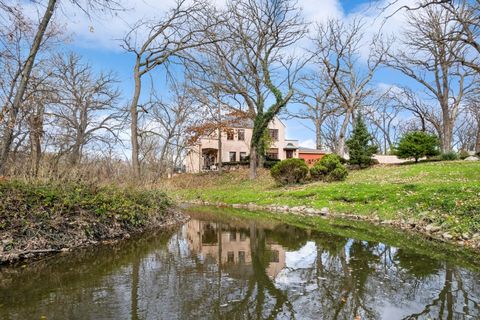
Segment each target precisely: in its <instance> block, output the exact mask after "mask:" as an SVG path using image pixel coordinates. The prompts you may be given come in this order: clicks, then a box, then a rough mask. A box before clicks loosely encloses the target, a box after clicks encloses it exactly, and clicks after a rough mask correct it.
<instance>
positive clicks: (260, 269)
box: [0, 213, 480, 320]
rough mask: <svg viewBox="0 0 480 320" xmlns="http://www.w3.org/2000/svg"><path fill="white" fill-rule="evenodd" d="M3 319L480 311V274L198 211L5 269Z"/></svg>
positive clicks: (408, 253)
mask: <svg viewBox="0 0 480 320" xmlns="http://www.w3.org/2000/svg"><path fill="white" fill-rule="evenodd" d="M440 256H442V255H440ZM447 256H448V255H447ZM452 260H453V261H452ZM42 317H43V318H42ZM0 319H5V320H7V319H169V320H170V319H480V273H479V271H478V268H476V267H475V263H474V265H473V266H472V265H470V266H467V267H463V266H462V264H461V263H456V262H455V259H447V258H445V259H442V258H438V255H435V254H434V252H432V254H426V253H419V252H418V251H416V250H412V249H405V248H402V247H401V246H398V247H393V246H389V245H386V244H384V243H379V242H372V241H365V240H361V239H352V238H348V237H344V236H341V235H338V234H333V233H329V232H321V231H314V230H308V229H302V228H297V227H293V226H290V225H285V224H282V223H279V222H272V221H264V220H258V221H257V220H251V219H241V218H228V217H225V216H222V217H217V216H216V215H211V214H204V213H198V214H193V219H192V220H190V221H189V222H188V223H186V224H185V225H183V226H181V227H179V228H178V229H177V230H173V231H171V232H169V233H168V234H165V233H163V234H160V235H155V234H150V235H145V236H142V237H141V238H139V239H134V240H129V241H126V242H124V243H121V244H118V245H115V246H101V247H98V248H95V249H89V250H84V251H82V252H76V253H70V254H66V255H63V256H55V257H51V258H49V259H47V260H43V261H37V262H35V263H33V264H30V265H28V266H24V267H22V266H19V267H15V268H3V269H0Z"/></svg>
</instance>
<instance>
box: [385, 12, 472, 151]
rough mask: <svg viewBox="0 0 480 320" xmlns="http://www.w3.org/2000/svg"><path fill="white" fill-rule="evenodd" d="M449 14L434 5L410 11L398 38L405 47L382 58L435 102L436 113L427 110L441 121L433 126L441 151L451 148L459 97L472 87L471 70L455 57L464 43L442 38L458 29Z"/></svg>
mask: <svg viewBox="0 0 480 320" xmlns="http://www.w3.org/2000/svg"><path fill="white" fill-rule="evenodd" d="M451 17H452V16H451V13H450V12H448V11H447V10H445V9H442V8H435V7H427V8H426V9H423V10H422V11H414V12H412V13H410V14H409V27H408V29H407V30H405V32H404V34H403V39H402V41H401V43H402V46H403V47H405V48H406V49H402V48H399V49H397V50H390V52H389V53H388V59H387V60H386V65H388V66H390V67H392V68H394V69H396V70H399V71H400V72H402V73H403V74H405V75H407V76H408V77H410V78H412V79H414V80H415V81H416V82H418V83H419V84H421V85H422V86H423V88H424V89H425V94H426V98H430V99H431V100H433V101H435V103H437V104H438V106H439V109H440V112H439V113H436V112H434V111H431V110H430V111H429V112H430V115H431V117H430V118H431V119H433V118H434V117H439V118H438V119H436V120H435V122H436V123H437V124H438V123H440V124H441V128H440V130H439V128H436V129H437V131H438V132H439V136H440V140H441V141H442V150H443V151H449V150H451V148H452V135H453V128H454V124H455V120H456V118H457V116H458V114H459V108H460V105H461V102H462V100H463V99H464V97H465V96H466V95H467V94H468V93H469V91H470V89H471V88H472V83H471V82H469V80H470V79H469V77H470V76H471V71H469V70H467V69H465V68H464V67H462V66H461V65H460V64H459V63H458V62H457V58H456V57H458V56H460V55H461V54H462V52H463V50H464V44H463V43H462V42H460V41H458V40H456V41H448V42H447V41H444V39H445V37H446V36H447V35H448V34H450V33H451V32H452V30H457V29H458V28H459V26H458V24H456V23H454V24H452V23H451ZM430 122H432V121H430ZM432 124H433V122H432Z"/></svg>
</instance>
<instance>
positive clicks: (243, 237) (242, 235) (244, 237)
mask: <svg viewBox="0 0 480 320" xmlns="http://www.w3.org/2000/svg"><path fill="white" fill-rule="evenodd" d="M245 240H247V234H246V233H245V232H240V241H245Z"/></svg>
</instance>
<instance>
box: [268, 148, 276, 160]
mask: <svg viewBox="0 0 480 320" xmlns="http://www.w3.org/2000/svg"><path fill="white" fill-rule="evenodd" d="M268 159H278V149H269V150H267V160H268Z"/></svg>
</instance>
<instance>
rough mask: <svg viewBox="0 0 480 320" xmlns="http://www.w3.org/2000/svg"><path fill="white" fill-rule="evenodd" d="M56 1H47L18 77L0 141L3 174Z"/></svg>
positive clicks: (1, 170) (0, 170) (1, 172)
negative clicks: (1, 140) (15, 128)
mask: <svg viewBox="0 0 480 320" xmlns="http://www.w3.org/2000/svg"><path fill="white" fill-rule="evenodd" d="M56 3H57V0H49V1H48V5H47V8H46V10H45V13H44V14H43V18H42V21H41V22H40V25H39V26H38V30H37V33H36V34H35V38H34V40H33V44H32V47H31V48H30V53H29V54H28V58H27V61H26V62H25V65H24V67H23V71H22V77H21V79H20V83H19V85H18V89H17V92H16V93H15V97H14V99H13V103H12V106H11V112H10V116H9V120H8V124H7V127H6V128H5V132H4V137H3V142H2V150H0V174H3V173H4V172H5V166H6V162H7V160H8V155H9V153H10V147H11V145H12V142H13V130H14V127H15V124H16V122H17V115H18V111H19V110H20V105H21V103H22V100H23V96H24V94H25V90H26V89H27V84H28V81H29V80H30V74H31V72H32V69H33V64H34V63H35V57H36V56H37V53H38V50H39V49H40V45H41V44H42V39H43V36H44V35H45V31H46V30H47V27H48V24H49V23H50V19H51V18H52V15H53V12H54V10H55V5H56Z"/></svg>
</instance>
